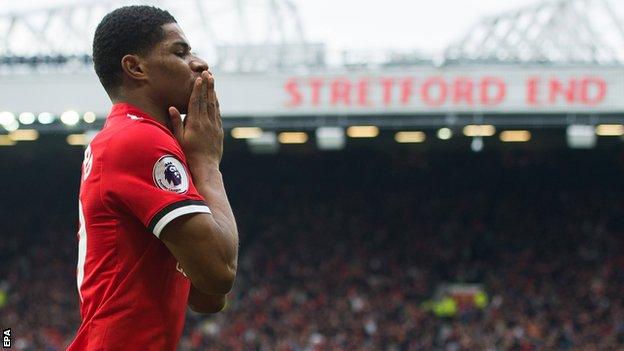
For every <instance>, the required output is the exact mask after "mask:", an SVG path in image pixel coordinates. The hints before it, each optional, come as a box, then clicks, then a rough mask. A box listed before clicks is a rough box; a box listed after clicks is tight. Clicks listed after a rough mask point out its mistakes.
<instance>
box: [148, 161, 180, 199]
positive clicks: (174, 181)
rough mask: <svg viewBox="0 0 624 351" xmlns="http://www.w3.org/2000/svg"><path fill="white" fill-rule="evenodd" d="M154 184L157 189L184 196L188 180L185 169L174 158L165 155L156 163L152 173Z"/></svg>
mask: <svg viewBox="0 0 624 351" xmlns="http://www.w3.org/2000/svg"><path fill="white" fill-rule="evenodd" d="M153 177H154V184H156V186H157V187H159V188H161V189H164V190H169V191H173V192H176V193H178V194H184V193H185V192H186V191H187V190H188V185H189V180H188V175H187V174H186V168H184V165H183V164H182V162H180V161H178V159H176V158H175V157H174V156H171V155H165V156H163V157H161V158H159V159H158V161H156V164H155V165H154V171H153Z"/></svg>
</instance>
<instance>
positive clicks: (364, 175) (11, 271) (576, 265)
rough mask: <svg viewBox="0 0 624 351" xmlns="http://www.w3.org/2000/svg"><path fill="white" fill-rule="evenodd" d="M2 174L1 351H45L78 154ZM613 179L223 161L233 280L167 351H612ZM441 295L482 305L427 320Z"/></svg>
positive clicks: (623, 254) (74, 310) (394, 157)
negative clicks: (175, 348)
mask: <svg viewBox="0 0 624 351" xmlns="http://www.w3.org/2000/svg"><path fill="white" fill-rule="evenodd" d="M0 156H2V157H5V156H6V155H0ZM6 157H9V156H6ZM15 162H16V164H18V166H17V167H16V168H15V169H16V170H17V171H18V172H20V171H21V170H23V172H25V173H28V175H27V176H23V174H22V176H23V177H22V178H20V179H21V180H19V179H18V180H16V182H17V184H14V185H13V186H12V189H13V190H11V191H12V193H11V194H14V195H15V196H16V197H15V198H14V200H13V201H4V202H3V203H2V204H0V210H2V212H1V213H2V217H3V218H2V220H3V223H4V224H3V226H4V228H5V234H3V236H2V240H1V241H0V248H1V249H2V252H3V255H2V265H1V266H0V273H2V274H1V275H0V290H2V291H5V292H6V293H7V299H6V302H5V303H4V305H3V306H2V307H1V308H0V324H1V326H2V327H3V328H5V327H11V328H12V331H13V333H14V342H15V346H16V347H17V349H18V350H61V349H64V347H65V346H66V345H67V343H68V342H70V341H71V339H72V338H73V336H74V334H75V331H76V329H77V326H78V324H79V312H78V295H77V291H76V286H75V264H76V252H77V246H76V240H75V235H76V233H75V231H76V228H75V222H76V215H75V207H76V206H75V204H74V202H76V200H75V195H74V194H75V192H76V189H77V186H78V184H77V182H78V176H77V175H75V174H74V173H75V172H78V168H79V165H80V155H79V154H78V153H76V154H75V155H74V154H72V155H70V156H68V157H66V159H65V160H53V161H52V160H51V161H49V162H48V163H46V162H43V163H42V161H41V160H40V159H38V158H31V159H28V158H25V159H20V160H16V161H15ZM34 165H36V167H38V170H37V171H34ZM26 170H28V171H26ZM623 170H624V162H622V154H621V153H619V152H618V151H613V150H610V151H584V152H573V151H565V150H562V151H557V152H540V153H536V152H515V153H511V152H510V153H501V152H492V153H483V154H472V153H468V152H466V151H462V152H457V153H453V152H449V153H443V152H411V151H409V150H387V151H379V150H368V149H356V150H346V151H342V152H337V153H314V154H306V155H302V154H299V153H292V154H290V153H283V154H278V155H266V156H259V155H249V154H244V153H243V154H237V155H236V156H231V157H230V158H228V159H226V160H225V162H224V165H223V173H224V175H225V178H226V185H227V187H228V191H229V194H230V197H231V201H232V205H233V208H234V210H235V214H236V216H237V219H238V223H239V230H240V236H241V251H240V260H239V274H238V278H237V281H236V284H235V287H234V289H233V291H232V292H231V293H230V295H229V297H228V299H229V300H228V305H227V307H226V309H225V310H224V311H223V312H221V313H219V314H216V315H208V316H206V315H199V314H196V313H193V312H190V311H189V312H188V313H187V322H186V325H185V330H184V334H183V337H182V339H181V341H180V345H179V350H181V351H188V350H284V351H287V350H289V351H290V350H292V351H299V350H301V351H303V350H445V351H446V350H448V351H456V350H457V351H459V350H520V351H525V350H526V351H529V350H622V349H624V294H622V291H624V237H623V236H622V234H623V231H624V202H623V201H622V200H621V199H622V195H624V194H623V192H622V190H623V189H624V186H623V184H622V183H624V182H622V180H621V178H622V177H621V174H622V171H623ZM0 172H4V174H2V176H3V179H8V177H7V174H9V173H10V172H12V171H10V170H6V169H4V170H0ZM37 175H42V176H41V178H38V177H39V176H37ZM37 178H38V180H37V181H38V183H36V184H31V183H33V181H32V180H33V179H37ZM44 178H45V179H44ZM16 189H22V190H16ZM23 189H27V190H26V191H25V192H23ZM59 191H65V192H66V194H68V196H66V198H62V199H59V196H58V193H59ZM64 194H65V193H64ZM17 195H19V196H17ZM70 195H71V196H74V198H71V196H70ZM67 198H68V199H67ZM31 199H32V200H33V201H31ZM445 283H466V284H467V283H471V284H480V286H482V287H483V289H484V290H485V292H486V293H487V296H488V302H487V305H486V306H485V307H484V308H482V309H467V310H465V311H459V312H458V313H456V314H455V315H453V316H447V317H440V316H438V315H436V314H434V313H432V311H431V310H430V309H429V308H427V307H426V305H427V304H426V302H427V301H431V300H432V299H434V297H435V295H436V294H435V293H436V290H437V289H438V288H439V287H440V286H441V285H442V284H445ZM0 300H1V299H0Z"/></svg>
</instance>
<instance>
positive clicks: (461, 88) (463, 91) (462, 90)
mask: <svg viewBox="0 0 624 351" xmlns="http://www.w3.org/2000/svg"><path fill="white" fill-rule="evenodd" d="M473 89H474V84H473V82H472V80H471V79H470V78H465V77H460V78H457V79H455V83H454V87H453V103H454V104H456V105H457V104H460V103H461V102H462V101H464V102H466V103H467V104H468V105H470V106H472V105H473V102H472V95H473V94H472V93H473Z"/></svg>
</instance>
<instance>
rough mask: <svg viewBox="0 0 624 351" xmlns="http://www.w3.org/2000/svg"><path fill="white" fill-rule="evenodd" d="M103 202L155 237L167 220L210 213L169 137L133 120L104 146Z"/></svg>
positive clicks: (152, 124)
mask: <svg viewBox="0 0 624 351" xmlns="http://www.w3.org/2000/svg"><path fill="white" fill-rule="evenodd" d="M106 148H107V150H106V151H107V152H106V157H105V160H104V162H103V168H104V169H103V171H102V175H103V177H104V179H103V182H102V184H103V187H104V191H103V192H104V193H105V194H104V197H105V201H106V200H107V203H108V204H109V205H110V206H111V207H114V208H117V209H120V210H122V211H126V212H129V213H130V214H131V215H133V216H134V217H136V218H137V219H138V220H139V221H141V223H143V225H144V226H145V228H147V229H148V230H149V231H150V232H152V233H153V234H154V235H156V237H158V238H160V233H161V232H162V230H163V228H165V226H166V225H167V224H168V223H170V222H171V221H172V220H174V219H176V218H178V217H180V216H183V215H186V214H191V213H210V208H209V207H208V205H207V204H206V202H205V200H204V199H203V198H202V196H201V195H200V194H199V193H198V191H197V189H196V188H195V185H194V184H193V180H192V179H191V174H190V172H189V170H188V167H187V163H186V159H185V157H184V154H183V153H182V150H181V148H180V146H179V144H178V143H177V141H176V140H175V139H174V137H173V135H171V133H169V132H168V131H166V130H165V129H164V128H162V127H160V126H158V125H155V122H151V121H140V122H139V121H136V122H135V123H132V125H131V126H129V127H128V128H127V129H125V130H123V131H120V133H118V134H117V135H115V136H114V137H113V138H112V139H111V141H110V142H109V144H108V145H107V146H106Z"/></svg>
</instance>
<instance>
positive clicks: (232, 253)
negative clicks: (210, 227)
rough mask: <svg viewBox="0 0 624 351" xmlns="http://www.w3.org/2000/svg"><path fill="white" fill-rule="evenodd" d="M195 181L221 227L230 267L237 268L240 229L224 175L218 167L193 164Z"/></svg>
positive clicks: (192, 169)
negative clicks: (226, 189) (224, 181)
mask: <svg viewBox="0 0 624 351" xmlns="http://www.w3.org/2000/svg"><path fill="white" fill-rule="evenodd" d="M191 173H192V174H193V181H194V183H195V187H196V188H197V191H198V192H199V193H200V195H202V196H203V197H204V199H206V202H207V203H208V207H210V210H211V212H212V217H213V219H214V221H215V223H216V225H217V227H218V228H219V233H218V234H219V235H220V236H221V238H220V239H222V240H223V244H224V245H222V247H223V248H225V252H224V258H225V259H226V262H227V263H228V265H229V266H230V267H233V268H234V269H236V262H237V259H238V229H237V227H236V220H235V218H234V213H233V212H232V207H231V206H230V202H229V200H228V197H227V193H226V191H225V185H224V183H223V176H222V174H221V171H220V170H219V169H218V168H217V167H208V166H196V167H194V168H193V167H192V166H191Z"/></svg>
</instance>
